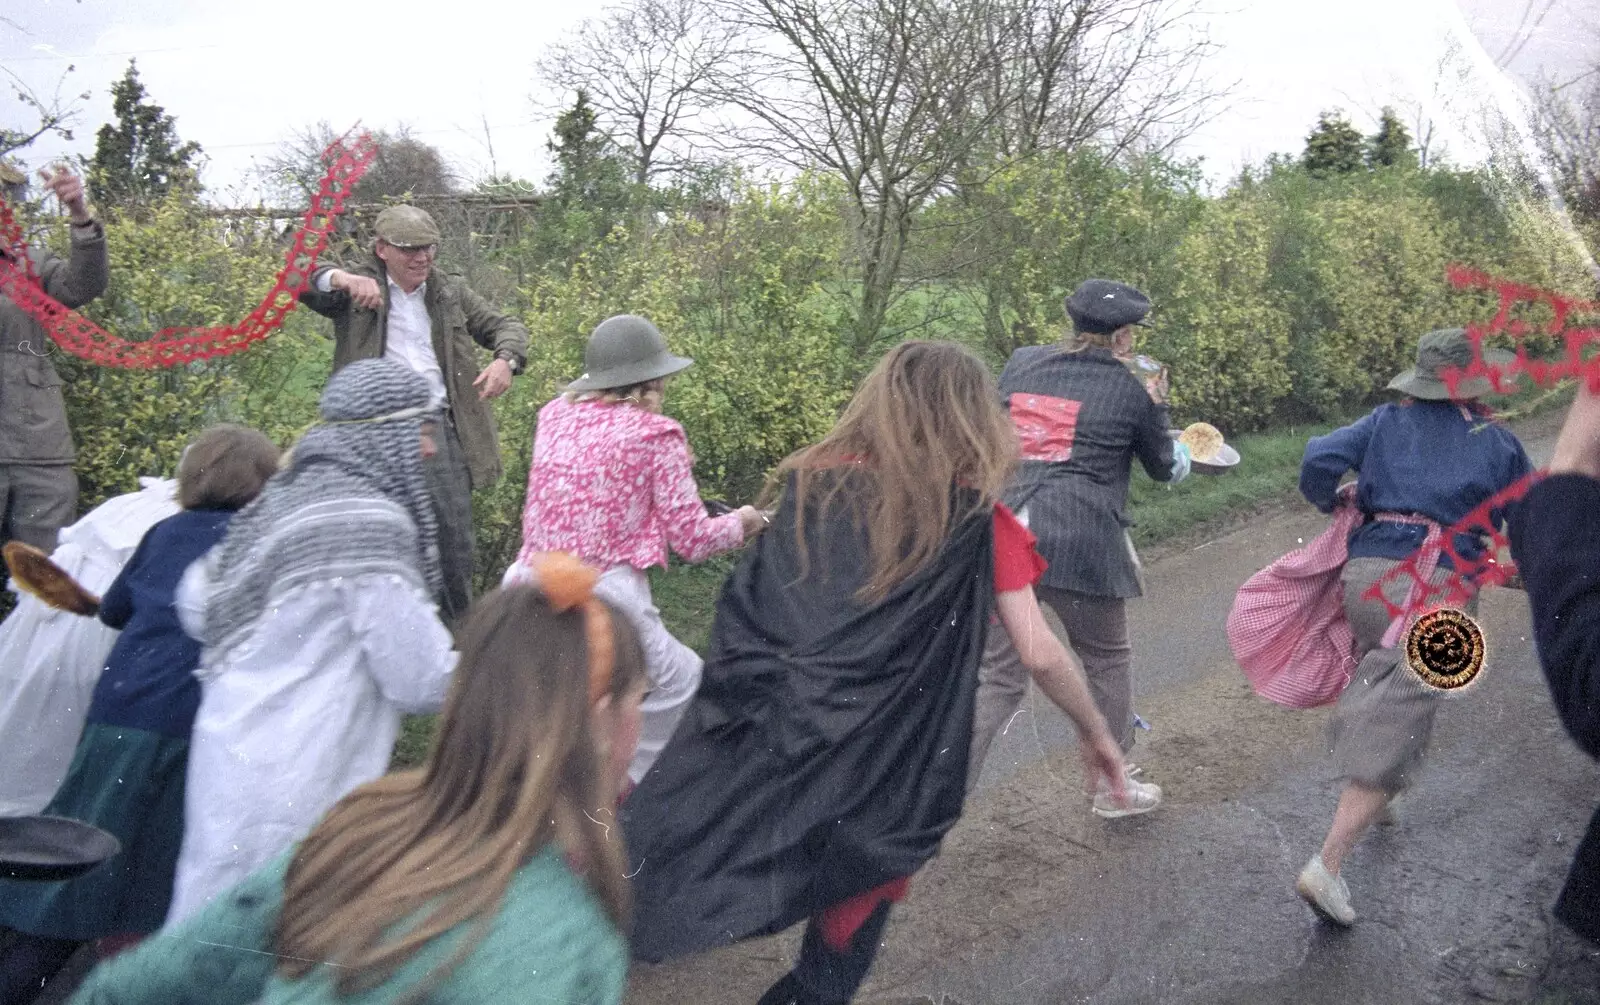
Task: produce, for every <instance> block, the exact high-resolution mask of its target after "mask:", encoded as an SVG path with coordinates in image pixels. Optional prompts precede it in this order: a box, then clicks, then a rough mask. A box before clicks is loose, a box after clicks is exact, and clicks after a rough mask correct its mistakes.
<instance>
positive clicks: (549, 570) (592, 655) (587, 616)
mask: <svg viewBox="0 0 1600 1005" xmlns="http://www.w3.org/2000/svg"><path fill="white" fill-rule="evenodd" d="M528 564H529V565H530V566H531V567H532V569H533V571H534V574H535V576H536V577H537V578H538V584H539V592H541V593H543V594H544V596H545V599H546V600H548V601H549V602H550V606H551V607H552V608H554V609H555V610H556V611H557V612H565V611H570V610H572V609H574V608H577V609H579V610H581V611H582V612H583V635H584V641H585V642H587V643H588V646H589V704H591V705H593V704H594V703H595V702H597V701H599V700H600V699H601V698H602V697H604V695H605V694H606V692H608V691H609V690H610V689H611V674H612V671H613V668H614V666H615V664H616V658H617V641H616V635H615V634H613V632H612V625H611V612H610V611H608V610H607V609H606V605H605V604H603V603H601V602H600V600H599V598H597V597H596V596H595V595H594V587H595V584H596V583H598V582H599V581H600V573H599V571H598V570H596V569H595V568H593V567H592V566H589V565H585V564H584V563H583V562H581V561H579V560H578V559H576V558H574V557H573V556H571V555H569V554H567V553H566V552H563V551H547V552H541V553H539V554H537V555H534V556H532V557H531V559H530V560H529V563H528Z"/></svg>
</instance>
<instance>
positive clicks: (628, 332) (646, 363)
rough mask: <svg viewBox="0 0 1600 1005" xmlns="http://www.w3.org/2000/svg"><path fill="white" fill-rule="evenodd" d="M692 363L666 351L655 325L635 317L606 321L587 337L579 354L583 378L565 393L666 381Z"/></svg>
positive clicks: (626, 316) (576, 381) (612, 318)
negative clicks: (587, 341)
mask: <svg viewBox="0 0 1600 1005" xmlns="http://www.w3.org/2000/svg"><path fill="white" fill-rule="evenodd" d="M693 364H694V360H692V359H687V358H685V357H683V356H674V355H673V354H672V353H670V352H668V351H667V340H666V339H664V338H662V337H661V332H660V330H659V329H657V328H656V326H655V325H653V324H651V323H650V322H649V321H646V320H645V319H644V318H641V317H639V316H638V315H637V314H618V315H617V316H616V317H610V318H606V319H605V320H604V321H602V322H600V324H599V325H598V326H597V327H596V328H595V330H594V334H592V335H590V336H589V344H588V345H587V346H585V347H584V350H583V370H584V373H583V376H582V377H579V378H578V379H577V380H575V381H573V382H572V383H570V384H568V385H567V390H568V391H604V390H606V389H608V388H612V387H629V386H631V385H634V384H642V383H644V382H645V381H647V380H655V379H656V378H657V377H666V376H668V375H670V374H674V373H677V372H678V371H679V370H683V369H686V368H688V367H689V366H692V365H693Z"/></svg>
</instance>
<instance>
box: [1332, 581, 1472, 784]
mask: <svg viewBox="0 0 1600 1005" xmlns="http://www.w3.org/2000/svg"><path fill="white" fill-rule="evenodd" d="M1399 564H1400V563H1398V562H1395V561H1391V560H1389V559H1386V558H1352V559H1350V561H1349V562H1348V563H1346V565H1345V567H1344V574H1343V576H1342V577H1341V578H1342V579H1343V582H1344V610H1345V616H1346V617H1347V618H1348V619H1349V621H1350V630H1351V632H1352V634H1354V635H1355V640H1356V655H1357V657H1358V658H1359V660H1360V663H1359V664H1358V665H1357V666H1356V670H1355V674H1354V676H1352V677H1351V678H1350V686H1349V687H1347V688H1345V690H1344V693H1343V694H1341V695H1340V696H1339V703H1338V705H1336V706H1335V707H1334V710H1333V716H1332V718H1331V719H1329V720H1328V746H1329V748H1330V750H1331V751H1332V753H1333V763H1334V769H1335V770H1336V771H1337V772H1338V775H1339V777H1341V778H1343V779H1345V780H1347V781H1352V782H1359V783H1361V784H1362V785H1365V786H1367V787H1369V788H1374V789H1382V790H1383V791H1385V792H1388V793H1391V794H1393V793H1397V792H1400V791H1402V790H1403V789H1406V788H1408V787H1409V786H1410V785H1411V784H1412V783H1413V782H1414V781H1415V780H1416V776H1417V773H1418V771H1419V770H1420V769H1421V767H1422V761H1423V756H1424V755H1425V754H1426V753H1427V750H1428V742H1429V740H1430V739H1432V737H1433V720H1434V716H1435V715H1436V714H1437V713H1438V711H1439V702H1441V701H1443V700H1444V697H1445V693H1444V692H1442V691H1439V690H1436V689H1434V688H1431V687H1429V686H1428V685H1426V684H1424V683H1423V682H1422V680H1421V679H1420V678H1419V677H1417V675H1416V674H1415V673H1413V672H1412V671H1411V669H1410V667H1408V666H1406V663H1405V660H1404V659H1403V654H1402V652H1401V650H1400V649H1398V648H1395V649H1385V648H1383V647H1382V645H1381V643H1382V641H1383V634H1384V632H1385V631H1387V630H1388V627H1389V620H1390V619H1389V612H1388V609H1387V608H1386V607H1385V606H1384V605H1383V604H1382V603H1380V602H1378V601H1377V600H1362V599H1361V595H1362V594H1363V593H1365V592H1366V591H1367V589H1368V588H1369V587H1371V586H1372V584H1373V583H1376V582H1377V581H1378V580H1379V579H1380V578H1382V577H1383V574H1384V573H1386V572H1388V571H1389V570H1390V569H1392V568H1394V567H1395V566H1396V565H1399ZM1449 575H1450V573H1449V572H1448V570H1443V569H1440V570H1436V571H1435V572H1434V575H1433V577H1432V581H1433V582H1435V583H1441V582H1443V581H1444V580H1445V579H1446V578H1447V577H1448V576H1449ZM1410 583H1411V581H1410V579H1409V578H1407V577H1405V576H1399V577H1396V578H1395V579H1394V580H1391V581H1390V582H1389V583H1386V584H1385V585H1384V596H1386V597H1388V598H1389V602H1390V603H1393V604H1402V603H1404V602H1405V595H1406V592H1407V591H1408V589H1409V588H1410ZM1477 609H1478V603H1477V598H1476V597H1474V598H1473V599H1472V600H1471V601H1469V602H1468V603H1467V605H1466V611H1467V613H1468V614H1475V613H1477Z"/></svg>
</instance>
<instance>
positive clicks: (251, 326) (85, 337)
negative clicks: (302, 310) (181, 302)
mask: <svg viewBox="0 0 1600 1005" xmlns="http://www.w3.org/2000/svg"><path fill="white" fill-rule="evenodd" d="M377 150H378V148H377V144H376V143H375V142H374V141H373V139H372V137H371V136H369V135H367V134H365V133H363V134H362V135H361V137H360V138H359V139H357V140H356V142H355V145H354V147H353V148H352V149H347V148H346V147H345V146H344V143H343V141H342V140H335V141H334V142H333V143H332V144H330V145H329V146H328V149H327V150H326V151H324V153H323V160H324V161H325V162H326V161H328V160H330V159H332V163H331V164H330V165H329V167H328V173H327V174H326V175H324V176H323V178H322V184H321V186H320V187H319V188H318V190H317V194H316V195H315V196H314V197H313V198H312V200H311V207H310V208H309V209H307V210H306V215H305V221H304V222H303V223H302V224H301V225H300V229H299V230H297V231H296V232H295V235H294V244H293V245H291V246H290V248H289V251H288V253H287V254H286V255H285V256H284V265H283V268H282V269H281V270H279V272H278V280H277V282H276V283H275V284H274V285H273V287H272V290H271V291H270V292H268V293H267V295H266V297H265V298H264V299H263V300H262V301H261V303H260V305H259V306H257V307H256V309H255V310H253V311H251V312H250V314H249V316H248V317H246V318H245V319H244V320H243V321H241V322H239V323H238V324H236V325H229V326H226V327H218V328H193V327H179V328H163V329H162V330H161V331H158V332H156V333H155V335H153V336H151V338H150V339H149V340H148V341H143V342H129V341H128V340H126V339H123V338H120V337H118V336H116V335H113V334H111V333H110V332H108V331H106V330H105V329H103V328H101V327H100V326H99V325H97V324H95V323H94V322H93V321H90V320H89V319H88V318H85V317H84V316H83V315H81V314H79V313H77V312H76V311H73V310H69V309H67V308H66V307H64V306H62V305H61V303H60V302H59V301H57V300H56V299H55V298H54V297H52V296H50V295H49V294H48V293H46V292H45V291H44V288H43V287H42V286H41V285H40V281H39V274H38V272H37V271H36V270H35V269H34V266H33V261H32V259H31V258H29V257H28V254H27V250H28V246H27V243H26V242H25V241H24V240H23V237H22V227H21V225H19V224H18V223H17V221H16V218H15V216H14V215H13V213H12V211H11V207H10V206H9V205H7V204H6V202H5V200H3V199H0V240H3V241H4V242H5V243H6V245H7V246H9V247H10V248H11V249H12V250H13V252H14V254H13V255H11V256H0V293H3V294H4V295H6V296H8V297H10V298H11V300H12V301H14V302H15V303H16V305H17V306H18V307H20V308H22V310H23V311H25V312H26V313H27V314H28V315H29V316H30V317H32V318H33V319H34V320H35V321H37V322H39V324H40V325H41V326H42V327H43V328H44V330H45V331H46V332H48V333H49V335H50V337H51V338H52V339H54V340H55V343H56V344H57V345H59V346H60V347H61V348H62V349H65V350H66V351H67V352H69V353H71V354H72V355H74V356H77V357H79V358H81V359H86V360H89V361H90V362H91V363H97V364H99V365H101V366H120V367H127V368H129V369H153V368H156V367H169V366H178V365H181V364H183V363H190V362H193V361H194V360H197V359H209V358H211V357H212V356H228V355H231V354H233V353H236V352H242V351H244V350H245V349H248V348H249V347H250V345H251V343H254V342H257V341H259V340H261V339H263V338H266V337H267V335H268V334H270V333H271V332H272V331H273V330H274V329H276V328H278V327H279V326H280V325H282V324H283V321H284V318H285V317H286V316H287V315H288V313H289V312H290V311H292V310H294V308H295V305H296V303H298V300H297V297H298V296H299V294H300V292H301V291H302V290H304V289H306V288H307V287H308V286H309V285H310V283H311V272H312V270H313V269H315V268H316V264H317V256H318V255H320V254H322V252H323V251H324V250H325V249H326V248H327V247H328V235H329V234H331V233H332V232H333V224H334V219H335V218H336V217H337V216H338V215H339V214H340V213H341V212H343V211H344V204H345V200H346V199H348V198H349V197H350V193H351V191H352V190H353V189H354V188H355V184H356V182H357V181H359V180H360V178H361V175H362V173H363V172H365V171H366V169H367V165H368V164H370V163H371V162H372V158H373V157H374V156H375V155H376V154H377Z"/></svg>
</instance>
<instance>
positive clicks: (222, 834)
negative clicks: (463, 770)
mask: <svg viewBox="0 0 1600 1005" xmlns="http://www.w3.org/2000/svg"><path fill="white" fill-rule="evenodd" d="M320 410H321V418H322V421H321V423H320V424H318V425H317V426H316V427H314V428H313V429H312V430H311V431H310V432H308V433H307V434H306V435H305V436H304V437H303V438H301V440H300V442H299V443H298V444H296V445H295V447H294V448H293V450H292V451H291V452H290V456H289V459H288V461H287V463H286V465H285V468H284V470H282V471H280V472H279V473H278V474H277V475H274V476H273V478H272V479H271V480H270V481H268V482H267V485H266V487H265V488H264V489H263V490H262V493H261V495H260V497H259V498H257V499H256V501H255V502H253V503H251V504H250V506H248V507H247V508H246V509H244V510H243V511H241V512H240V513H239V515H238V516H237V517H235V518H234V520H233V523H232V524H231V525H230V527H229V530H228V533H227V536H226V537H224V538H223V539H222V542H221V543H220V544H219V545H217V547H216V548H215V549H213V550H212V552H211V553H210V554H209V555H207V556H206V558H204V559H202V560H201V561H199V562H197V563H195V565H194V566H192V567H191V568H190V569H189V571H188V573H186V574H185V578H184V582H183V584H182V585H181V586H180V587H179V591H178V607H179V612H180V615H181V616H182V617H183V619H184V627H185V630H187V631H188V632H189V633H190V634H191V635H193V636H194V637H195V638H197V639H199V640H200V642H201V643H202V644H203V646H204V652H203V654H202V656H201V660H200V668H199V670H198V671H197V676H198V677H199V678H200V681H201V688H202V697H201V700H200V711H199V714H198V715H197V717H196V719H195V728H194V737H193V740H192V745H191V748H190V755H189V774H188V782H187V789H186V792H185V814H186V816H185V824H184V838H183V850H182V852H181V853H180V855H179V860H178V873H177V880H176V883H175V886H174V890H173V899H172V908H171V910H170V912H169V913H168V915H167V925H168V926H169V927H170V926H171V925H173V924H175V923H176V922H178V921H181V920H182V919H184V918H186V917H188V916H189V915H191V914H193V913H194V912H195V911H196V910H198V909H199V908H201V907H203V906H204V905H205V903H206V902H207V901H208V900H209V899H210V898H212V897H214V896H216V895H217V894H219V893H221V892H223V891H224V890H226V889H228V888H229V887H230V886H232V885H233V884H234V883H236V882H238V881H239V880H241V879H243V878H244V877H245V876H246V875H248V874H249V873H250V872H252V871H254V870H255V869H256V868H258V867H260V866H262V865H265V864H266V863H267V862H268V861H270V860H271V859H272V858H273V856H275V855H277V854H279V853H280V852H282V851H284V850H285V849H287V848H288V847H290V846H291V845H292V844H294V843H295V842H296V841H298V840H299V839H300V838H302V837H303V836H304V835H305V834H306V832H307V831H308V830H309V829H310V828H311V826H312V825H313V824H315V823H316V821H317V820H318V818H320V817H321V815H322V814H323V813H324V812H325V811H326V810H327V809H328V808H329V807H331V806H332V805H333V804H334V803H335V802H337V801H338V800H339V799H340V798H342V797H343V796H344V795H345V794H346V793H348V792H349V791H350V790H351V789H353V788H355V787H356V786H358V785H360V784H362V783H364V782H367V781H370V780H371V779H373V778H376V777H378V776H379V775H381V774H383V773H384V772H385V771H386V770H387V769H388V765H389V759H390V756H391V755H392V753H393V749H394V741H395V738H396V736H397V735H398V733H399V729H400V718H401V714H402V713H405V712H429V711H435V710H437V708H438V707H439V705H440V704H441V703H442V702H443V699H444V695H445V688H446V684H447V683H448V680H449V676H450V671H451V670H452V668H453V667H454V665H455V654H454V653H453V652H452V651H451V645H452V643H451V637H450V633H449V631H448V630H447V629H446V628H445V627H444V625H443V624H442V623H441V621H440V619H439V615H438V610H437V608H436V606H435V604H434V600H433V598H434V596H435V595H436V594H437V590H438V585H439V565H440V563H439V553H438V546H437V543H436V541H435V537H436V531H435V526H434V517H433V511H432V507H431V504H430V502H429V496H428V488H427V482H426V480H425V478H424V474H423V466H422V461H423V456H424V455H425V454H426V453H427V452H428V451H429V450H430V449H431V448H432V443H431V438H430V433H429V429H428V427H429V426H430V425H431V423H430V422H429V419H428V416H429V412H428V388H427V384H426V382H424V381H423V379H422V378H421V377H419V376H417V374H415V373H413V372H412V371H410V370H409V369H408V368H406V367H405V366H403V365H402V364H399V363H396V362H394V361H392V360H383V359H374V360H360V361H357V362H354V363H351V364H350V365H349V366H347V367H345V368H344V369H342V370H340V371H339V373H338V374H336V375H335V376H334V378H333V379H332V380H331V381H329V382H328V386H327V388H326V390H325V391H324V392H323V395H322V401H321V407H320Z"/></svg>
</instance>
